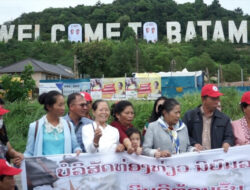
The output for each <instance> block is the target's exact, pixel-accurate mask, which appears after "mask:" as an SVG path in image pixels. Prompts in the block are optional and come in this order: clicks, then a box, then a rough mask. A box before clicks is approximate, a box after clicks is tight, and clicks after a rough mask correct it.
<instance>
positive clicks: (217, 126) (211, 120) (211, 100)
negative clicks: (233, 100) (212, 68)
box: [183, 84, 234, 152]
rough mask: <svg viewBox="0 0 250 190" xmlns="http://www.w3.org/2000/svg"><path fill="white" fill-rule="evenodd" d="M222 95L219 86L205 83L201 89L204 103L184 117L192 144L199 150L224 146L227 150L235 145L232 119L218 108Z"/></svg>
mask: <svg viewBox="0 0 250 190" xmlns="http://www.w3.org/2000/svg"><path fill="white" fill-rule="evenodd" d="M222 95H223V94H222V93H220V92H219V90H218V87H217V86H215V85H213V84H207V85H205V86H204V87H203V88H202V90H201V101H202V104H201V105H200V106H198V107H197V108H195V109H193V110H189V111H187V112H186V113H185V115H184V117H183V122H184V123H185V124H186V125H187V128H188V133H189V139H190V144H191V145H192V146H194V147H195V148H196V150H198V151H201V150H209V149H215V148H223V149H224V151H225V152H227V151H228V148H229V147H230V146H233V145H234V135H233V130H232V125H231V120H230V118H229V117H228V116H226V115H225V114H224V113H222V112H220V111H219V110H217V109H216V108H217V106H218V103H219V101H220V96H222Z"/></svg>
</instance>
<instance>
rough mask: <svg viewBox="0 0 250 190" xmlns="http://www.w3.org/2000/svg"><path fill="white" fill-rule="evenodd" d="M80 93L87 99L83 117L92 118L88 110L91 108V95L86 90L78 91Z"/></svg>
mask: <svg viewBox="0 0 250 190" xmlns="http://www.w3.org/2000/svg"><path fill="white" fill-rule="evenodd" d="M80 93H81V95H82V96H83V97H84V99H85V100H86V101H87V105H88V106H87V107H88V109H87V110H86V112H87V113H86V116H85V117H87V118H89V119H91V120H93V119H92V117H91V115H90V110H91V109H92V97H91V95H90V94H89V93H88V92H80Z"/></svg>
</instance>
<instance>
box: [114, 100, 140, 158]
mask: <svg viewBox="0 0 250 190" xmlns="http://www.w3.org/2000/svg"><path fill="white" fill-rule="evenodd" d="M112 116H113V117H114V121H113V122H112V123H111V124H110V125H112V126H114V127H115V128H117V129H118V131H119V134H120V143H122V144H123V145H124V146H125V148H126V150H127V152H128V153H129V154H132V153H133V152H135V153H136V154H141V149H140V148H138V149H135V148H134V147H133V146H132V143H131V141H130V139H129V137H128V135H127V134H126V131H127V130H128V129H129V128H132V127H133V125H132V121H133V119H134V116H135V113H134V108H133V105H132V104H131V102H129V101H126V100H123V101H120V102H118V103H116V104H114V105H113V106H112Z"/></svg>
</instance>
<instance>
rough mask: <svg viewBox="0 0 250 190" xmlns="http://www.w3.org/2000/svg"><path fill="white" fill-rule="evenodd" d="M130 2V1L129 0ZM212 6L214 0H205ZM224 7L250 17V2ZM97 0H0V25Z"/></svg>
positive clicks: (230, 0) (232, 0) (226, 2)
mask: <svg viewBox="0 0 250 190" xmlns="http://www.w3.org/2000/svg"><path fill="white" fill-rule="evenodd" d="M128 1H129V0H128ZM175 1H176V2H177V3H185V2H194V1H195V0H175ZM203 1H204V2H205V3H206V4H211V2H212V1H213V0H203ZM219 1H220V4H221V5H222V7H224V8H226V9H228V10H234V9H235V8H237V7H240V8H241V9H242V10H243V12H244V13H245V14H249V15H250V0H219ZM96 2H97V0H0V25H1V24H3V23H4V22H6V21H10V20H14V19H15V18H17V17H19V16H20V15H21V14H22V13H29V12H33V11H35V12H40V11H42V10H44V9H45V8H49V7H55V8H59V7H69V6H71V7H75V6H77V5H80V4H84V5H94V4H95V3H96ZM101 2H102V3H112V2H113V0H101Z"/></svg>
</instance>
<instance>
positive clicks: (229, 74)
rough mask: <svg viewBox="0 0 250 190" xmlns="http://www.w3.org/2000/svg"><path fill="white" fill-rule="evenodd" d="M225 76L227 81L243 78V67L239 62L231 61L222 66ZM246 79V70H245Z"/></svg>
mask: <svg viewBox="0 0 250 190" xmlns="http://www.w3.org/2000/svg"><path fill="white" fill-rule="evenodd" d="M222 72H223V78H224V79H225V81H226V82H236V81H240V80H241V67H240V65H239V64H237V63H234V62H232V63H230V64H227V65H223V66H222ZM244 79H246V72H244Z"/></svg>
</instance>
